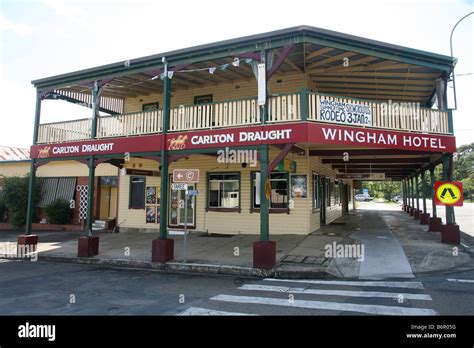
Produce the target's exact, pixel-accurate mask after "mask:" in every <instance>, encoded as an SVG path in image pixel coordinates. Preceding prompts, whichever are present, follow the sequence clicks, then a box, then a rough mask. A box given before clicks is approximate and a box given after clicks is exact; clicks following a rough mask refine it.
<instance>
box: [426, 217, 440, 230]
mask: <svg viewBox="0 0 474 348" xmlns="http://www.w3.org/2000/svg"><path fill="white" fill-rule="evenodd" d="M441 225H442V223H441V218H440V217H432V218H430V221H429V222H428V226H429V227H428V231H429V232H441Z"/></svg>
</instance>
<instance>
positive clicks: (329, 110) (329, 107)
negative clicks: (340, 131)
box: [319, 98, 372, 126]
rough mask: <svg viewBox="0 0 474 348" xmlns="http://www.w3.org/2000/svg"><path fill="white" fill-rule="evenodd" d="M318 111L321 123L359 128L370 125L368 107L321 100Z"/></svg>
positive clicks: (370, 118) (370, 113)
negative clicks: (357, 126)
mask: <svg viewBox="0 0 474 348" xmlns="http://www.w3.org/2000/svg"><path fill="white" fill-rule="evenodd" d="M319 110H320V119H321V121H326V122H332V123H343V124H351V125H360V126H370V125H372V110H371V109H370V106H369V105H362V104H354V103H346V102H343V101H339V100H329V99H325V98H321V99H320V101H319Z"/></svg>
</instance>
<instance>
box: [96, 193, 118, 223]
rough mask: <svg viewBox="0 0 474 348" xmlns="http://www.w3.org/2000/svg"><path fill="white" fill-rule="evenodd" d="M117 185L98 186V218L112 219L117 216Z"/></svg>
mask: <svg viewBox="0 0 474 348" xmlns="http://www.w3.org/2000/svg"><path fill="white" fill-rule="evenodd" d="M117 193H118V189H117V187H110V186H109V187H101V188H100V206H99V219H101V220H107V219H114V218H116V216H117Z"/></svg>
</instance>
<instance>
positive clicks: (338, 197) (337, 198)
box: [334, 180, 341, 205]
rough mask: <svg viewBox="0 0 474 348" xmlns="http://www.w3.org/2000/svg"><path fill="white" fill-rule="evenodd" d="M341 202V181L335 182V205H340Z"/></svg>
mask: <svg viewBox="0 0 474 348" xmlns="http://www.w3.org/2000/svg"><path fill="white" fill-rule="evenodd" d="M340 202H341V189H340V188H339V181H337V180H335V181H334V204H335V205H339V203H340Z"/></svg>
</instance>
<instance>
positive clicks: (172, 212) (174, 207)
mask: <svg viewBox="0 0 474 348" xmlns="http://www.w3.org/2000/svg"><path fill="white" fill-rule="evenodd" d="M170 186H171V185H170ZM195 189H196V185H195V184H188V190H195ZM185 204H187V221H186V215H185V214H186V208H185ZM195 207H196V196H189V195H188V196H187V197H186V191H185V190H171V189H170V200H169V220H168V224H169V225H170V226H176V227H184V223H185V222H186V223H187V227H195V226H196V221H195V215H196V214H195Z"/></svg>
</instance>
